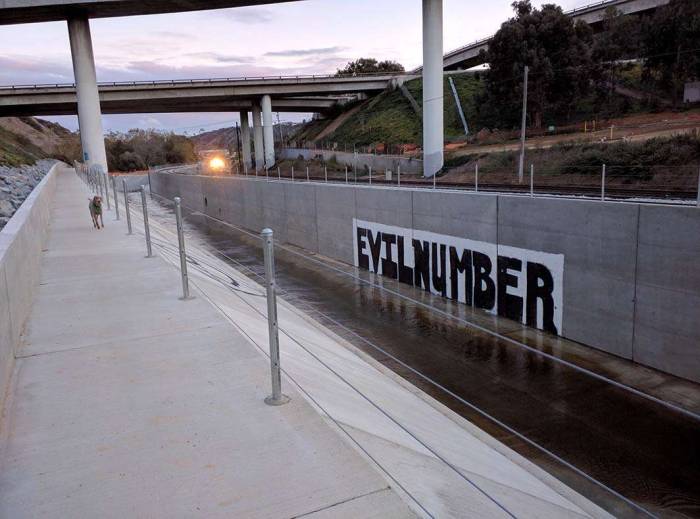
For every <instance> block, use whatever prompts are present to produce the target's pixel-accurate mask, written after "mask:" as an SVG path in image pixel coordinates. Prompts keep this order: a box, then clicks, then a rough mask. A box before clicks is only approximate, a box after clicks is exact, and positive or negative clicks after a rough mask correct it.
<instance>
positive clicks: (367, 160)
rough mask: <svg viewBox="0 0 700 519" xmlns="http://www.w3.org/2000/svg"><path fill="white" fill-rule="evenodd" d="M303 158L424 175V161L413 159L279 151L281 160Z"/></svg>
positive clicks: (344, 153)
mask: <svg viewBox="0 0 700 519" xmlns="http://www.w3.org/2000/svg"><path fill="white" fill-rule="evenodd" d="M299 157H303V159H304V160H312V159H317V158H322V159H323V160H324V161H329V160H331V159H333V158H335V160H336V161H338V163H339V164H343V165H345V166H349V167H353V166H354V165H356V166H357V168H358V169H365V168H369V167H370V166H371V167H372V170H374V171H377V172H383V171H384V170H387V169H388V170H389V171H393V172H394V173H395V172H396V171H398V167H399V166H401V172H402V173H410V174H414V175H420V174H422V173H423V161H422V160H420V159H414V158H411V157H398V156H396V155H372V154H369V153H358V154H357V155H355V154H354V153H352V152H344V151H331V150H307V149H305V148H282V149H281V150H279V158H280V159H286V160H295V159H298V158H299Z"/></svg>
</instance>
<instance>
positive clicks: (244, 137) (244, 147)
mask: <svg viewBox="0 0 700 519" xmlns="http://www.w3.org/2000/svg"><path fill="white" fill-rule="evenodd" d="M241 159H242V160H243V166H244V167H245V168H247V169H251V167H252V165H253V163H252V160H251V159H250V123H249V122H248V110H246V111H244V112H241Z"/></svg>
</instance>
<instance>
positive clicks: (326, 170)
mask: <svg viewBox="0 0 700 519" xmlns="http://www.w3.org/2000/svg"><path fill="white" fill-rule="evenodd" d="M323 176H324V177H325V178H326V182H328V166H323Z"/></svg>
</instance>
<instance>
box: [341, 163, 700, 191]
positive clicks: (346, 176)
mask: <svg viewBox="0 0 700 519" xmlns="http://www.w3.org/2000/svg"><path fill="white" fill-rule="evenodd" d="M345 183H346V184H347V183H348V167H347V166H345ZM698 196H700V195H698Z"/></svg>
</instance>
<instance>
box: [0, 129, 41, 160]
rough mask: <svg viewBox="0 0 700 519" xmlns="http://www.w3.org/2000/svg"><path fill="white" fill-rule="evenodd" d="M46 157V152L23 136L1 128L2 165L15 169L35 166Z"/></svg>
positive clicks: (0, 155) (0, 150) (0, 148)
mask: <svg viewBox="0 0 700 519" xmlns="http://www.w3.org/2000/svg"><path fill="white" fill-rule="evenodd" d="M46 157H47V154H46V153H45V152H44V150H42V149H41V148H39V147H38V146H36V145H34V144H32V143H31V142H30V141H29V139H27V138H26V137H24V136H23V135H17V134H15V133H12V132H10V131H8V130H6V129H5V128H2V127H0V165H2V166H10V167H15V166H21V165H23V164H34V163H35V162H36V161H37V160H39V159H43V158H46Z"/></svg>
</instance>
